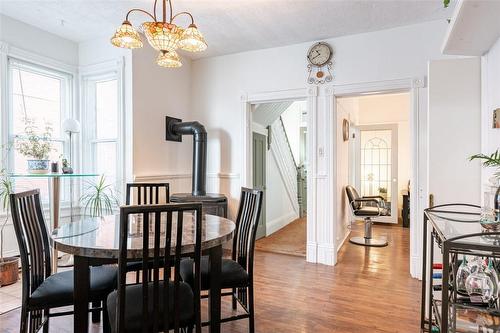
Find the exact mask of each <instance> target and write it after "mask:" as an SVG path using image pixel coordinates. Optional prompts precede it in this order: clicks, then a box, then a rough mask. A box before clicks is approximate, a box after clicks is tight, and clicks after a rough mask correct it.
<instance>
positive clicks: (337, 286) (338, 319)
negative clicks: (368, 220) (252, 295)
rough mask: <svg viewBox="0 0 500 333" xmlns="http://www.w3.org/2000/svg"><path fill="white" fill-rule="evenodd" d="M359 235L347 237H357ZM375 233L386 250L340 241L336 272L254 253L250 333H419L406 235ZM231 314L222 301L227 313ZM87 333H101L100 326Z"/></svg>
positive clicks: (380, 228)
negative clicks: (383, 237)
mask: <svg viewBox="0 0 500 333" xmlns="http://www.w3.org/2000/svg"><path fill="white" fill-rule="evenodd" d="M361 229H362V227H361V226H360V227H359V231H357V230H356V231H353V234H362V230H361ZM374 233H375V234H385V235H387V237H388V239H389V242H390V243H389V246H387V247H385V248H366V247H361V246H357V245H353V244H350V243H348V242H346V244H345V245H344V246H343V248H342V249H341V251H340V253H339V257H338V264H337V266H335V267H330V266H324V265H316V264H310V263H306V262H305V260H304V259H303V258H300V257H296V256H289V255H282V254H275V253H269V252H261V251H258V252H257V253H256V263H255V272H256V276H255V280H256V281H255V289H256V331H257V332H259V333H295V332H297V333H313V332H314V333H318V332H325V333H326V332H334V333H335V332H336V333H362V332H370V333H379V332H380V333H382V332H383V333H386V332H387V333H389V332H390V333H396V332H398V333H413V332H419V321H418V320H419V303H420V300H419V294H420V282H419V281H417V280H414V279H411V278H410V274H409V258H408V256H409V230H408V229H403V228H401V227H400V226H385V225H376V226H375V227H374ZM230 308H231V306H230V303H229V302H227V301H225V302H223V310H224V311H226V313H228V312H227V311H230V310H229V309H230ZM205 310H206V309H205ZM204 314H205V316H206V311H204ZM18 321H19V310H14V311H11V312H9V313H7V314H4V315H2V316H0V332H18ZM71 327H72V318H71V317H62V318H55V319H51V330H50V332H71ZM222 327H223V332H225V333H236V332H247V320H242V321H239V322H233V323H226V324H223V326H222ZM91 332H99V326H97V325H95V326H93V327H92V331H91ZM204 332H207V330H204Z"/></svg>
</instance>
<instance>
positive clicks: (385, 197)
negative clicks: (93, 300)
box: [378, 187, 387, 200]
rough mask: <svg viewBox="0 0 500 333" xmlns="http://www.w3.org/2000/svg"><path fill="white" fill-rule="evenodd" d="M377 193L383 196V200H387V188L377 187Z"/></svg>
mask: <svg viewBox="0 0 500 333" xmlns="http://www.w3.org/2000/svg"><path fill="white" fill-rule="evenodd" d="M378 194H379V195H380V196H381V197H382V198H384V200H387V189H386V188H385V187H379V188H378Z"/></svg>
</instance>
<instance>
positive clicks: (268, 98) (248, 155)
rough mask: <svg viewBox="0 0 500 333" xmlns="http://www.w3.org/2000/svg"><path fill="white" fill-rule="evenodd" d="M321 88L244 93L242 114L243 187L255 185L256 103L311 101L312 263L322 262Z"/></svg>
mask: <svg viewBox="0 0 500 333" xmlns="http://www.w3.org/2000/svg"><path fill="white" fill-rule="evenodd" d="M317 95H318V89H317V87H308V88H303V89H292V90H281V91H272V92H259V93H242V94H241V95H240V96H241V98H240V100H241V112H242V114H243V117H242V125H241V126H242V136H243V140H242V141H243V161H242V170H241V175H242V179H241V184H242V186H249V187H251V186H252V167H251V166H252V145H251V143H252V141H251V135H252V104H260V103H266V102H280V101H289V100H306V101H307V144H308V147H307V160H308V161H309V170H308V177H307V191H308V193H307V247H306V260H307V261H309V262H318V255H317V251H318V244H317V241H316V211H315V209H313V207H315V201H316V183H315V182H314V181H313V179H314V177H315V172H314V170H315V169H316V168H315V164H316V162H315V159H316V154H315V149H313V147H315V144H316V140H315V135H313V133H316V121H315V119H316V114H317V101H316V100H317Z"/></svg>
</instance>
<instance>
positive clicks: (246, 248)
mask: <svg viewBox="0 0 500 333" xmlns="http://www.w3.org/2000/svg"><path fill="white" fill-rule="evenodd" d="M261 208H262V191H260V190H254V189H248V188H242V189H241V197H240V206H239V209H238V216H237V217H236V230H235V237H234V240H233V260H236V261H237V262H238V263H239V264H240V265H241V266H242V267H243V268H244V269H246V270H248V269H250V270H252V267H253V252H254V248H255V237H256V233H257V224H258V221H259V217H260V213H261ZM249 273H251V272H249Z"/></svg>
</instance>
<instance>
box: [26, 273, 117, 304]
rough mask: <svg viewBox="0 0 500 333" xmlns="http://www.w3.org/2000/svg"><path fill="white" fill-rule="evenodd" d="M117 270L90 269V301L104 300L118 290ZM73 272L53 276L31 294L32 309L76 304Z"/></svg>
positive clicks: (29, 302)
mask: <svg viewBox="0 0 500 333" xmlns="http://www.w3.org/2000/svg"><path fill="white" fill-rule="evenodd" d="M116 276H117V268H116V267H114V266H98V267H91V269H90V300H91V301H94V300H102V299H105V297H106V295H107V294H109V293H110V292H111V291H113V290H114V289H115V288H116ZM73 286H74V279H73V270H71V271H65V272H60V273H56V274H53V275H51V276H49V277H48V278H47V279H45V281H43V282H42V284H41V285H40V286H39V287H38V288H37V289H36V290H35V291H34V292H33V293H32V294H31V296H30V298H29V301H28V306H29V307H30V309H43V308H57V307H60V306H67V305H72V304H74V302H73V290H74V288H73Z"/></svg>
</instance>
